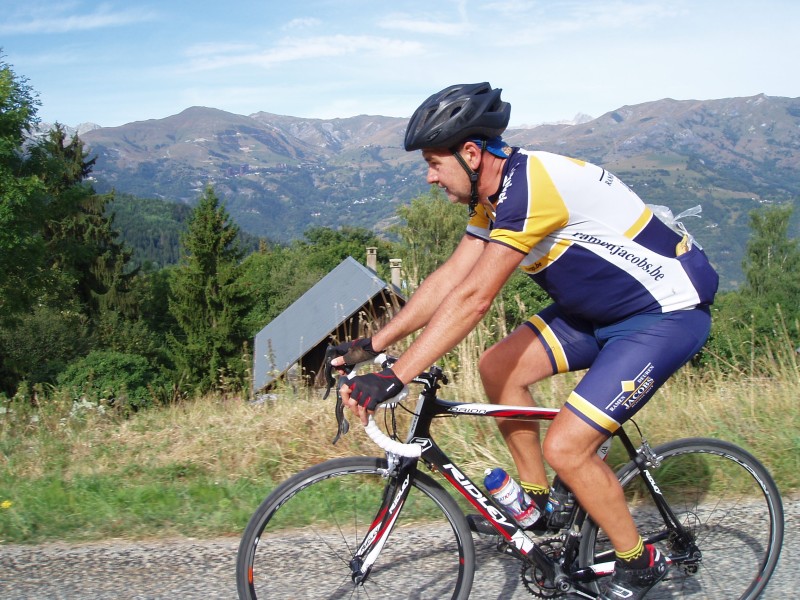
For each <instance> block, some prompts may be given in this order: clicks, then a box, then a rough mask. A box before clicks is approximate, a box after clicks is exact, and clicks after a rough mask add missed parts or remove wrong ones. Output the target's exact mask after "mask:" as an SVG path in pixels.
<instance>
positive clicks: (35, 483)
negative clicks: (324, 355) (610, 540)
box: [0, 330, 800, 541]
mask: <svg viewBox="0 0 800 600" xmlns="http://www.w3.org/2000/svg"><path fill="white" fill-rule="evenodd" d="M498 333H500V332H498ZM489 343H491V336H489V335H487V332H486V331H480V330H479V331H476V332H474V333H473V334H471V336H470V338H468V339H467V340H466V341H465V343H464V344H462V345H461V346H459V348H457V349H456V350H455V351H454V352H453V353H451V355H449V357H448V358H447V360H446V361H444V364H445V368H446V370H448V371H449V372H450V378H451V382H452V383H451V384H450V385H448V386H446V387H445V388H444V389H443V390H442V397H445V398H448V399H454V400H461V401H477V402H483V401H485V400H484V396H483V393H482V389H481V385H480V378H479V376H478V374H477V370H476V368H475V365H476V364H477V354H478V352H477V350H476V349H477V348H481V347H485V346H486V345H488V344H489ZM764 360H767V361H769V362H768V365H767V366H768V368H765V365H764V364H762V365H759V366H758V368H757V369H756V368H754V369H753V370H752V373H742V372H726V371H723V370H720V369H709V368H706V369H698V368H691V367H690V368H685V369H683V370H682V371H681V372H679V373H678V374H676V375H675V376H674V377H673V378H672V379H671V380H670V382H668V384H667V385H665V386H664V387H663V388H662V389H661V390H659V392H658V393H657V395H656V397H654V398H653V399H652V400H651V402H650V403H649V404H648V405H647V406H646V407H645V409H644V410H643V411H642V412H641V413H640V414H639V416H637V417H636V422H637V423H638V424H639V425H640V427H641V428H642V430H643V431H644V433H645V435H646V436H647V437H648V439H649V440H650V441H651V443H653V444H654V445H655V444H658V443H661V442H664V441H668V440H671V439H676V438H681V437H695V436H697V437H715V438H720V439H725V440H729V441H732V442H734V443H737V444H739V445H741V446H743V447H744V448H746V449H748V450H749V451H750V452H752V453H753V454H754V455H755V456H757V457H758V458H759V459H760V460H761V461H762V462H763V463H764V464H765V465H766V466H767V467H768V468H769V469H770V470H771V472H772V473H773V476H774V477H775V479H776V481H777V482H778V484H779V486H780V487H781V489H782V490H783V492H784V493H785V494H787V495H788V494H794V493H796V492H797V490H798V489H800V475H798V473H800V402H798V398H800V368H798V356H797V355H796V354H795V353H794V352H791V351H789V352H784V353H783V354H780V353H778V354H773V355H768V356H765V357H764ZM767 372H768V373H770V376H763V375H757V374H758V373H767ZM580 376H581V374H580V373H578V374H568V375H565V376H558V377H554V378H550V379H548V380H546V381H544V382H541V383H539V384H537V385H536V386H534V388H533V390H532V391H533V395H534V398H535V399H536V401H537V402H538V403H540V404H542V405H544V406H559V405H560V404H561V403H562V402H563V400H564V399H565V398H566V397H567V396H568V394H569V391H570V390H571V389H572V387H573V386H574V385H575V383H576V382H577V380H578V379H579V378H580ZM333 402H334V400H333V399H332V398H328V399H327V400H323V399H322V391H321V390H308V389H300V390H294V389H291V388H287V389H283V390H277V391H276V394H275V398H274V399H271V400H268V401H266V402H264V403H262V404H252V403H250V402H248V401H246V400H245V399H243V398H228V399H220V398H215V397H205V398H199V399H196V400H193V401H186V402H182V403H179V404H176V405H172V406H168V407H163V408H160V409H150V410H147V411H143V412H140V413H138V414H135V415H133V416H131V417H130V418H127V419H123V418H121V417H119V416H117V415H113V414H108V413H107V414H105V415H99V414H96V413H95V412H92V411H89V412H88V413H83V414H81V415H80V416H77V417H75V416H70V408H71V400H69V399H68V398H64V397H55V398H52V399H51V401H50V402H49V403H47V404H46V405H45V406H44V408H42V409H39V410H33V409H30V408H27V409H23V408H22V407H19V406H18V407H14V406H11V408H12V409H14V411H15V412H9V413H6V414H4V415H0V503H3V504H4V505H8V504H9V502H10V503H11V506H13V508H12V509H10V510H6V509H5V508H4V509H3V510H0V539H6V540H20V541H24V540H35V539H42V538H44V537H48V536H50V537H56V538H59V537H61V538H62V539H70V538H72V539H75V537H76V536H78V537H80V536H83V537H84V538H85V537H86V536H89V537H93V538H95V539H96V538H98V537H104V536H111V535H113V536H123V535H128V534H130V535H154V534H157V533H160V532H165V531H166V532H179V533H186V532H187V531H189V532H193V533H194V534H196V535H201V534H202V532H205V533H208V534H219V533H235V532H236V531H237V530H238V529H239V528H241V527H242V526H243V524H244V523H245V522H246V520H247V517H248V515H249V514H250V513H251V512H252V510H253V509H254V507H255V506H256V505H257V503H258V502H259V501H260V499H261V498H263V497H264V496H265V495H266V493H267V492H268V490H269V489H270V488H271V487H272V486H273V485H274V484H276V483H277V482H279V481H281V480H283V479H284V478H286V477H288V476H289V475H291V474H293V473H296V472H298V471H300V470H302V469H304V468H306V467H308V466H310V465H313V464H316V463H319V462H321V461H324V460H326V459H329V458H333V457H337V456H348V455H355V454H367V455H375V454H376V453H378V452H379V451H378V450H377V449H376V448H375V447H374V446H373V445H372V442H371V441H369V440H368V438H367V437H366V435H365V434H364V432H363V430H362V429H361V427H360V426H358V424H356V423H353V421H354V420H353V419H351V424H352V425H353V426H352V427H351V432H350V433H349V434H348V435H347V436H345V437H344V438H343V439H342V440H341V441H340V442H339V443H338V444H337V445H335V446H334V445H332V444H331V439H332V438H333V436H334V433H335V428H336V424H335V419H334V413H333V408H334V407H333ZM409 404H410V405H412V406H413V403H409ZM400 421H401V422H403V421H407V417H405V416H401V417H400ZM629 432H630V433H633V431H632V430H630V429H629ZM434 436H435V437H436V439H437V441H438V442H439V443H440V444H441V445H442V446H443V448H444V449H445V451H446V452H447V453H448V455H449V456H450V457H451V458H452V459H453V461H454V462H456V463H457V464H458V465H459V466H460V467H461V468H462V469H463V470H464V471H466V472H467V473H468V474H469V475H470V476H473V477H475V478H476V479H477V480H479V477H480V474H481V473H482V471H483V469H484V468H486V467H487V466H496V465H504V466H507V467H513V465H511V460H510V458H509V454H508V451H507V449H506V447H505V445H504V444H503V442H502V440H501V438H500V436H499V434H498V432H497V428H496V426H495V424H494V422H493V421H492V420H491V419H485V418H484V419H479V418H469V417H461V418H457V419H455V418H454V419H442V420H441V421H439V422H437V423H436V424H435V426H434ZM54 482H55V483H54ZM56 484H57V485H56ZM70 485H72V486H74V487H72V488H71V487H70ZM54 486H55V487H56V488H58V489H56V490H55V491H54V490H53V488H54ZM59 486H60V487H59ZM62 488H63V489H62ZM96 489H97V490H98V491H95V490H96ZM119 490H123V492H120V491H119ZM50 494H52V496H50ZM158 494H164V497H163V498H159V497H158ZM94 495H96V496H98V499H97V502H98V504H97V506H98V507H99V508H86V509H85V512H86V513H89V514H86V515H83V516H81V518H82V519H84V520H83V521H81V522H80V523H77V524H76V523H73V522H72V521H74V519H75V516H74V515H75V514H77V513H79V512H80V510H81V506H82V505H83V504H86V503H87V502H89V501H92V500H91V499H92V498H94V497H95V496H94ZM117 496H121V497H119V498H117ZM87 499H88V500H87ZM32 500H36V502H35V503H34V502H32ZM65 502H67V503H69V502H71V503H72V504H71V507H72V508H71V510H72V511H73V512H72V514H71V516H70V519H71V520H67V521H68V522H65V523H62V524H61V529H60V530H56V531H49V530H46V529H41V528H43V527H51V524H52V523H54V522H56V521H57V520H58V519H56V518H54V515H59V516H60V515H62V514H63V513H64V512H65V511H64V503H65ZM159 502H160V504H158V503H159ZM137 503H140V504H138V505H137ZM192 503H196V506H195V505H194V504H192ZM34 504H35V506H32V505H34ZM26 505H28V506H31V508H30V512H29V513H26V511H28V510H29V509H28V506H26ZM154 506H160V508H158V510H160V513H159V515H162V516H158V517H153V516H152V515H151V514H149V513H150V511H152V510H153V508H152V507H154ZM129 509H130V510H131V511H133V512H134V513H137V514H135V515H134V516H130V515H129V513H127V512H123V514H122V515H120V511H128V510H129ZM15 511H16V513H15ZM103 511H105V513H104V512H103ZM137 511H138V512H137ZM12 513H15V514H12ZM94 513H99V514H98V515H97V519H98V520H101V519H107V520H108V523H100V522H98V523H93V522H92V519H93V518H94ZM176 513H180V515H179V516H178V517H176ZM231 513H235V518H231V517H230V515H231ZM4 519H5V520H4ZM204 520H206V521H208V523H206V522H205V521H204ZM62 521H64V519H62ZM173 521H174V522H173ZM165 522H166V524H165ZM4 532H5V533H4Z"/></svg>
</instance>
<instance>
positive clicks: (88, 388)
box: [58, 351, 168, 410]
mask: <svg viewBox="0 0 800 600" xmlns="http://www.w3.org/2000/svg"><path fill="white" fill-rule="evenodd" d="M58 383H59V385H60V386H62V387H66V388H68V389H69V390H70V392H71V393H72V396H73V398H74V399H75V400H76V401H80V402H85V401H87V400H88V401H90V402H96V403H98V404H100V403H102V401H105V402H106V403H108V404H109V405H112V406H116V407H119V408H122V409H123V410H127V409H133V410H138V409H139V408H143V407H146V406H149V405H150V404H152V402H153V399H154V392H153V390H155V389H159V388H161V387H164V386H166V385H168V382H167V381H166V378H164V376H162V375H160V374H159V373H158V372H157V371H156V369H155V368H153V367H152V366H151V365H150V363H148V361H147V359H146V358H144V357H143V356H139V355H137V354H126V353H123V352H111V351H95V352H91V353H89V354H88V355H87V356H85V357H84V358H82V359H80V360H78V361H76V362H74V363H72V364H71V365H70V366H69V367H67V369H66V370H65V371H64V372H63V373H62V374H61V375H60V376H59V377H58Z"/></svg>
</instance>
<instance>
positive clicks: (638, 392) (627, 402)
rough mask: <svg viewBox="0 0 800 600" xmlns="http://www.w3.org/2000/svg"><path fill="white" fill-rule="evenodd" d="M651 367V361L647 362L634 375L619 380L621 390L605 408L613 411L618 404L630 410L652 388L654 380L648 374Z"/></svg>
mask: <svg viewBox="0 0 800 600" xmlns="http://www.w3.org/2000/svg"><path fill="white" fill-rule="evenodd" d="M653 368H654V367H653V363H647V365H645V367H644V369H642V370H641V371H640V372H639V374H638V375H637V376H636V377H634V378H633V379H629V380H626V381H620V382H619V383H620V387H621V388H622V391H621V392H620V393H619V394H617V396H616V397H615V398H614V399H613V400H612V401H611V402H610V403H609V404H608V405H607V406H606V410H607V411H609V412H614V411H615V410H616V409H617V408H619V406H620V405H621V406H623V407H624V408H625V410H630V409H632V408H633V407H634V406H636V405H637V404H638V403H639V401H640V400H641V399H642V398H644V397H645V396H647V394H648V393H649V392H650V391H651V390H652V389H653V385H654V384H655V381H653V378H652V377H650V376H649V375H650V372H651V371H652V370H653Z"/></svg>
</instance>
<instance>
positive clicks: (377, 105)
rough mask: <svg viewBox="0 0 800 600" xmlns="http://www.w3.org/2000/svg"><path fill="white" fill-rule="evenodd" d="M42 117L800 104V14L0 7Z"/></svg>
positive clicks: (437, 7) (589, 5) (520, 119)
mask: <svg viewBox="0 0 800 600" xmlns="http://www.w3.org/2000/svg"><path fill="white" fill-rule="evenodd" d="M0 10H1V12H2V13H3V17H2V19H1V20H0V48H2V52H3V54H4V55H5V58H4V60H5V61H6V62H7V63H9V64H10V65H12V67H13V69H14V71H15V72H16V73H17V75H20V76H23V77H26V78H27V79H28V82H29V84H30V85H31V87H32V88H33V89H34V90H35V91H36V92H38V94H39V99H40V101H41V107H40V109H39V117H40V118H41V119H42V120H44V121H46V122H50V123H52V122H54V121H59V122H61V123H64V124H66V125H77V124H78V123H83V122H94V123H98V124H100V125H103V126H108V127H111V126H117V125H122V124H124V123H128V122H131V121H141V120H146V119H154V118H156V119H157V118H163V117H167V116H169V115H173V114H177V113H179V112H180V111H182V110H183V109H185V108H188V107H190V106H209V107H214V108H219V109H222V110H226V111H229V112H233V113H237V114H251V113H254V112H257V111H266V112H271V113H276V114H282V115H290V116H296V117H307V118H324V119H328V118H335V117H349V116H354V115H358V114H372V115H375V114H378V115H387V116H396V117H408V116H410V115H411V113H412V112H413V111H414V109H415V108H416V106H417V105H418V104H419V103H420V102H421V101H422V100H424V99H425V98H426V97H427V96H428V95H430V94H431V93H433V92H435V91H438V90H439V89H442V88H444V87H445V86H447V85H450V84H452V83H465V82H477V81H489V82H490V83H491V84H492V85H493V86H495V87H501V88H503V97H504V99H506V100H507V101H509V102H511V104H512V118H511V122H512V125H523V124H529V125H532V124H538V123H543V122H552V121H557V120H561V119H570V118H572V117H573V116H574V115H575V114H576V113H579V112H582V113H586V114H589V115H591V116H593V117H597V116H600V115H601V114H603V113H605V112H607V111H610V110H614V109H616V108H619V107H620V106H624V105H626V104H638V103H641V102H648V101H651V100H659V99H661V98H667V97H669V98H675V99H678V100H687V99H712V98H727V97H733V96H752V95H755V94H759V93H765V94H767V95H770V96H788V97H798V96H800V77H798V76H797V69H798V65H797V63H798V60H799V59H800V33H798V32H799V31H800V29H799V28H800V2H797V1H796V0H761V1H758V2H756V1H741V0H707V1H704V0H669V1H665V0H658V1H650V0H607V1H596V0H567V1H556V0H550V1H535V0H530V1H525V0H482V1H473V0H425V1H421V0H407V1H404V2H385V1H380V0H295V1H293V2H286V1H280V2H275V1H273V0H260V1H255V0H244V1H236V0H229V1H228V2H220V1H219V0H216V1H213V2H212V1H206V0H196V1H188V0H174V1H170V0H162V1H160V2H156V1H154V0H137V1H136V2H130V1H128V0H109V1H105V2H86V1H83V0H57V1H56V0H27V1H25V2H20V1H16V0H0Z"/></svg>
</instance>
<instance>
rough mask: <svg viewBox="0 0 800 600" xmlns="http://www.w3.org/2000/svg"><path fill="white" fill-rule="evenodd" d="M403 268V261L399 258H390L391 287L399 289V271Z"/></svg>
mask: <svg viewBox="0 0 800 600" xmlns="http://www.w3.org/2000/svg"><path fill="white" fill-rule="evenodd" d="M402 266H403V260H402V259H400V258H390V259H389V269H390V270H391V272H392V285H393V286H395V287H396V288H398V289H399V288H400V287H401V285H400V284H401V283H402V281H401V277H400V269H401V268H402Z"/></svg>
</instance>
